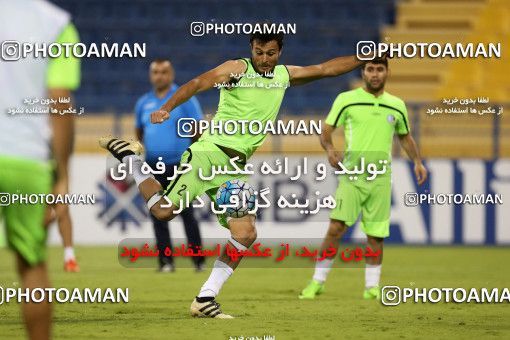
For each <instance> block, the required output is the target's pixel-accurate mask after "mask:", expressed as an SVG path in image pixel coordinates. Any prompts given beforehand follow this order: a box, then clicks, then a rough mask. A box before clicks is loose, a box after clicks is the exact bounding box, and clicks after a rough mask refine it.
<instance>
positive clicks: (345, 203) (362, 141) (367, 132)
mask: <svg viewBox="0 0 510 340" xmlns="http://www.w3.org/2000/svg"><path fill="white" fill-rule="evenodd" d="M361 74H362V78H363V81H364V83H365V85H364V86H363V87H360V88H357V89H355V90H352V91H348V92H344V93H340V95H338V97H337V98H336V100H335V102H334V103H333V107H332V108H331V111H330V112H329V114H328V117H327V118H326V124H325V129H324V130H323V132H322V135H321V145H322V147H323V148H324V150H326V152H327V154H328V160H329V163H330V164H331V165H332V166H334V167H335V168H339V169H340V167H339V165H338V162H339V161H341V156H340V153H339V152H337V151H336V150H335V148H334V146H333V142H332V139H331V134H332V132H333V130H335V128H336V127H338V126H340V125H343V126H344V133H345V141H346V145H345V150H346V152H345V157H344V159H343V161H342V164H343V165H344V167H345V168H347V169H348V170H352V169H354V168H355V167H357V166H362V165H361V163H362V162H364V163H365V164H369V163H374V164H376V165H377V166H378V167H377V171H381V173H382V172H383V169H384V168H383V167H387V168H388V169H391V167H390V165H391V148H392V142H393V135H394V133H396V134H397V135H398V137H399V140H400V143H401V145H402V147H403V148H404V150H405V151H406V153H407V155H408V156H409V158H411V159H412V160H413V162H414V173H415V176H416V179H417V180H418V184H419V185H421V184H423V183H424V182H425V180H426V179H427V170H426V169H425V167H424V166H423V164H422V161H421V159H420V155H419V154H418V149H417V147H416V143H415V142H414V139H413V137H412V136H411V134H410V133H409V121H408V118H407V110H406V106H405V104H404V102H403V101H402V100H401V99H400V98H397V97H395V96H392V95H391V94H389V93H388V92H385V91H384V85H385V82H386V78H387V76H388V61H387V60H386V59H383V60H373V61H369V62H368V63H367V64H365V65H364V66H363V68H362V72H361ZM350 177H352V178H349V175H348V174H346V175H340V177H339V182H340V183H339V186H338V189H337V191H336V194H335V200H336V202H337V205H336V208H335V209H334V210H332V212H331V215H330V223H329V229H328V231H327V234H326V237H325V238H324V241H323V244H322V250H324V249H326V248H329V247H330V246H333V247H336V249H337V250H338V246H339V241H340V239H341V238H342V236H343V235H344V234H345V232H346V231H347V228H348V227H349V226H352V225H353V224H354V223H355V222H356V220H357V218H358V215H359V214H360V212H361V213H362V219H361V228H362V230H363V231H364V232H365V234H366V235H367V240H368V244H369V246H370V248H372V250H374V251H375V252H377V251H380V254H381V255H380V256H377V257H367V258H366V259H367V264H366V269H365V291H364V294H363V297H364V298H365V299H378V298H379V296H380V290H379V279H380V276H381V264H382V250H383V241H384V238H385V237H388V236H389V234H390V231H389V229H390V228H389V227H390V208H391V171H390V170H386V171H385V172H384V173H382V174H381V175H378V176H377V177H376V178H375V179H372V180H367V178H368V177H372V176H368V175H367V174H366V173H365V174H362V175H359V176H356V177H358V178H357V179H355V178H354V177H353V176H350ZM332 265H333V258H326V259H325V260H323V261H321V262H317V264H316V266H315V273H314V275H313V279H312V281H311V282H310V284H309V285H308V286H307V287H306V288H305V289H303V291H302V292H301V294H300V295H299V298H300V299H314V298H315V296H316V295H319V294H321V293H322V292H323V291H324V282H325V281H326V277H327V275H328V273H329V271H330V270H331V266H332Z"/></svg>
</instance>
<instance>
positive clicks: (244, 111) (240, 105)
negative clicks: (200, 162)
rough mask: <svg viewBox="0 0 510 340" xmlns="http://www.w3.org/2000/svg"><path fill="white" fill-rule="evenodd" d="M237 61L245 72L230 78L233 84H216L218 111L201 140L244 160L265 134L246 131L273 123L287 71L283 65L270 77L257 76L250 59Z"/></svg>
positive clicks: (256, 129) (286, 83)
mask: <svg viewBox="0 0 510 340" xmlns="http://www.w3.org/2000/svg"><path fill="white" fill-rule="evenodd" d="M241 60H243V61H244V62H245V63H246V71H245V72H244V73H242V74H239V75H237V77H236V75H234V78H235V79H236V81H235V82H231V83H229V84H223V85H227V86H222V84H219V86H221V89H220V101H219V103H218V111H217V112H216V115H215V116H214V118H213V119H212V121H211V122H210V127H211V128H210V129H208V130H207V131H206V132H204V134H203V135H202V137H201V138H202V139H203V140H206V141H209V142H212V143H214V144H217V145H221V146H225V147H228V148H231V149H234V150H237V151H239V152H241V153H243V154H244V155H245V156H246V159H248V158H250V157H251V155H252V154H253V153H254V152H255V150H257V148H258V147H259V146H260V145H261V144H262V143H263V141H264V139H265V138H266V135H267V134H265V133H262V132H261V133H254V134H252V133H250V131H252V132H257V131H259V130H262V131H263V130H264V128H265V127H266V126H267V125H266V124H267V123H268V122H269V121H272V122H274V121H275V120H276V117H277V115H278V110H279V109H280V105H281V103H282V100H283V96H284V94H285V90H286V89H287V87H289V72H288V71H287V68H286V67H285V66H284V65H277V66H276V67H275V68H274V70H273V73H272V74H267V75H264V74H259V73H257V72H256V71H255V69H254V68H253V65H252V63H251V60H250V59H248V58H244V59H241ZM227 122H228V123H227ZM250 122H253V123H250ZM255 123H256V124H255ZM234 125H235V126H234ZM214 126H222V127H223V131H221V132H220V131H218V130H215V129H214V128H213V127H214ZM260 127H262V129H261V128H260ZM226 132H228V133H226ZM231 132H235V133H233V134H232V133H231Z"/></svg>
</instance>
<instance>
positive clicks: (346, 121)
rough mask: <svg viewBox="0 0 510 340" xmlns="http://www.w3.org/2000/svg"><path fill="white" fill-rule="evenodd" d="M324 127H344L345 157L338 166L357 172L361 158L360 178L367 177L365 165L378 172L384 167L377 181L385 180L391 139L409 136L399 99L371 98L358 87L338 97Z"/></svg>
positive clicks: (405, 115) (404, 114) (388, 170)
mask: <svg viewBox="0 0 510 340" xmlns="http://www.w3.org/2000/svg"><path fill="white" fill-rule="evenodd" d="M326 124H328V125H331V126H334V127H338V126H340V125H342V126H343V127H344V133H345V149H344V152H345V155H344V160H343V161H342V164H344V166H345V167H346V168H347V169H349V170H354V169H355V168H356V167H358V169H359V170H360V169H361V167H362V164H360V163H361V158H363V159H364V163H365V164H364V166H363V168H364V170H365V171H364V173H363V174H362V175H361V177H362V178H366V176H367V175H368V176H370V174H367V171H366V170H367V167H368V164H369V163H375V164H376V165H377V170H378V171H381V170H382V169H383V165H384V164H385V165H386V172H385V173H384V174H381V175H378V176H377V178H380V177H381V176H382V177H383V178H389V177H390V176H389V174H390V173H391V148H392V143H393V135H394V134H395V133H396V134H398V135H405V134H408V133H409V119H408V116H407V109H406V106H405V103H404V101H402V99H400V98H398V97H395V96H393V95H391V94H389V93H387V92H384V93H383V94H382V95H380V96H379V97H375V96H374V95H373V94H371V93H368V92H367V91H365V90H364V89H363V88H361V87H360V88H357V89H355V90H352V91H347V92H343V93H340V94H339V95H338V97H337V98H336V99H335V102H334V103H333V106H332V107H331V110H330V112H329V114H328V117H327V118H326ZM379 161H381V162H379ZM384 162H386V163H384ZM355 176H358V177H359V175H355Z"/></svg>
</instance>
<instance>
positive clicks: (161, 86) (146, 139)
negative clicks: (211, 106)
mask: <svg viewBox="0 0 510 340" xmlns="http://www.w3.org/2000/svg"><path fill="white" fill-rule="evenodd" d="M149 75H150V82H151V84H152V87H153V90H152V91H150V92H148V93H146V94H144V95H143V96H142V97H140V99H138V101H137V103H136V107H135V115H136V125H135V127H136V136H137V138H138V140H140V141H141V142H142V143H143V145H144V146H145V152H146V154H145V158H146V159H145V161H146V162H147V163H148V164H149V165H150V166H151V168H152V169H156V163H157V162H158V160H160V161H162V162H163V163H165V169H166V171H165V173H163V174H155V177H156V179H157V180H158V181H160V183H161V184H162V185H163V187H166V186H168V184H169V180H168V177H169V176H172V175H173V173H174V166H178V165H179V162H180V159H181V155H182V154H183V152H184V151H185V150H186V149H187V148H188V147H189V146H190V145H191V143H192V142H194V141H195V137H193V138H190V137H180V136H179V135H178V134H177V121H178V119H181V118H193V119H195V120H197V121H198V120H200V119H202V118H203V116H202V109H201V108H200V104H199V103H198V100H197V99H196V98H195V97H192V98H191V99H190V100H188V101H187V102H186V103H184V104H182V105H180V106H179V107H177V108H176V109H175V110H174V111H172V118H170V119H168V120H167V121H165V122H164V123H163V124H151V121H150V119H151V113H152V112H153V111H154V110H157V109H158V108H159V107H161V105H163V104H164V103H165V102H166V101H167V100H168V99H169V98H170V97H171V96H172V95H173V94H174V92H175V91H177V89H178V86H177V85H175V84H174V78H175V72H174V69H173V67H172V64H171V63H170V61H169V60H166V59H155V60H154V61H153V62H152V63H151V65H150V71H149ZM196 139H198V136H197V137H196ZM158 158H159V159H158ZM180 216H181V217H182V220H183V222H184V227H185V230H186V236H187V238H188V243H189V244H191V245H192V246H201V245H202V240H201V237H200V230H199V228H198V222H197V220H196V219H195V216H194V215H193V207H189V208H187V209H185V210H184V211H183V212H182V213H181V214H180ZM151 218H152V221H153V224H154V232H155V234H156V242H157V246H158V249H159V250H160V252H159V270H160V271H162V272H173V271H174V270H175V267H174V264H173V258H172V256H165V255H164V250H165V248H166V247H171V241H170V231H169V229H168V221H160V220H158V219H156V218H155V217H154V216H153V215H151ZM192 259H193V262H194V264H195V268H196V270H197V271H202V267H203V262H204V258H203V257H193V258H192Z"/></svg>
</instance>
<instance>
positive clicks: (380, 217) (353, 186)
mask: <svg viewBox="0 0 510 340" xmlns="http://www.w3.org/2000/svg"><path fill="white" fill-rule="evenodd" d="M335 200H336V207H335V208H334V209H333V210H332V211H331V214H330V218H331V219H333V220H339V221H343V222H345V223H346V224H347V225H348V226H349V227H350V226H352V225H353V224H354V223H355V222H356V220H357V219H358V216H359V214H360V213H361V229H362V230H363V232H364V233H365V234H367V235H368V236H374V237H388V236H389V235H390V209H391V182H390V180H383V181H378V182H374V183H369V184H367V183H363V182H362V181H359V182H358V181H350V180H349V179H348V178H347V177H345V176H342V177H340V183H339V185H338V189H337V190H336V193H335Z"/></svg>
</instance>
